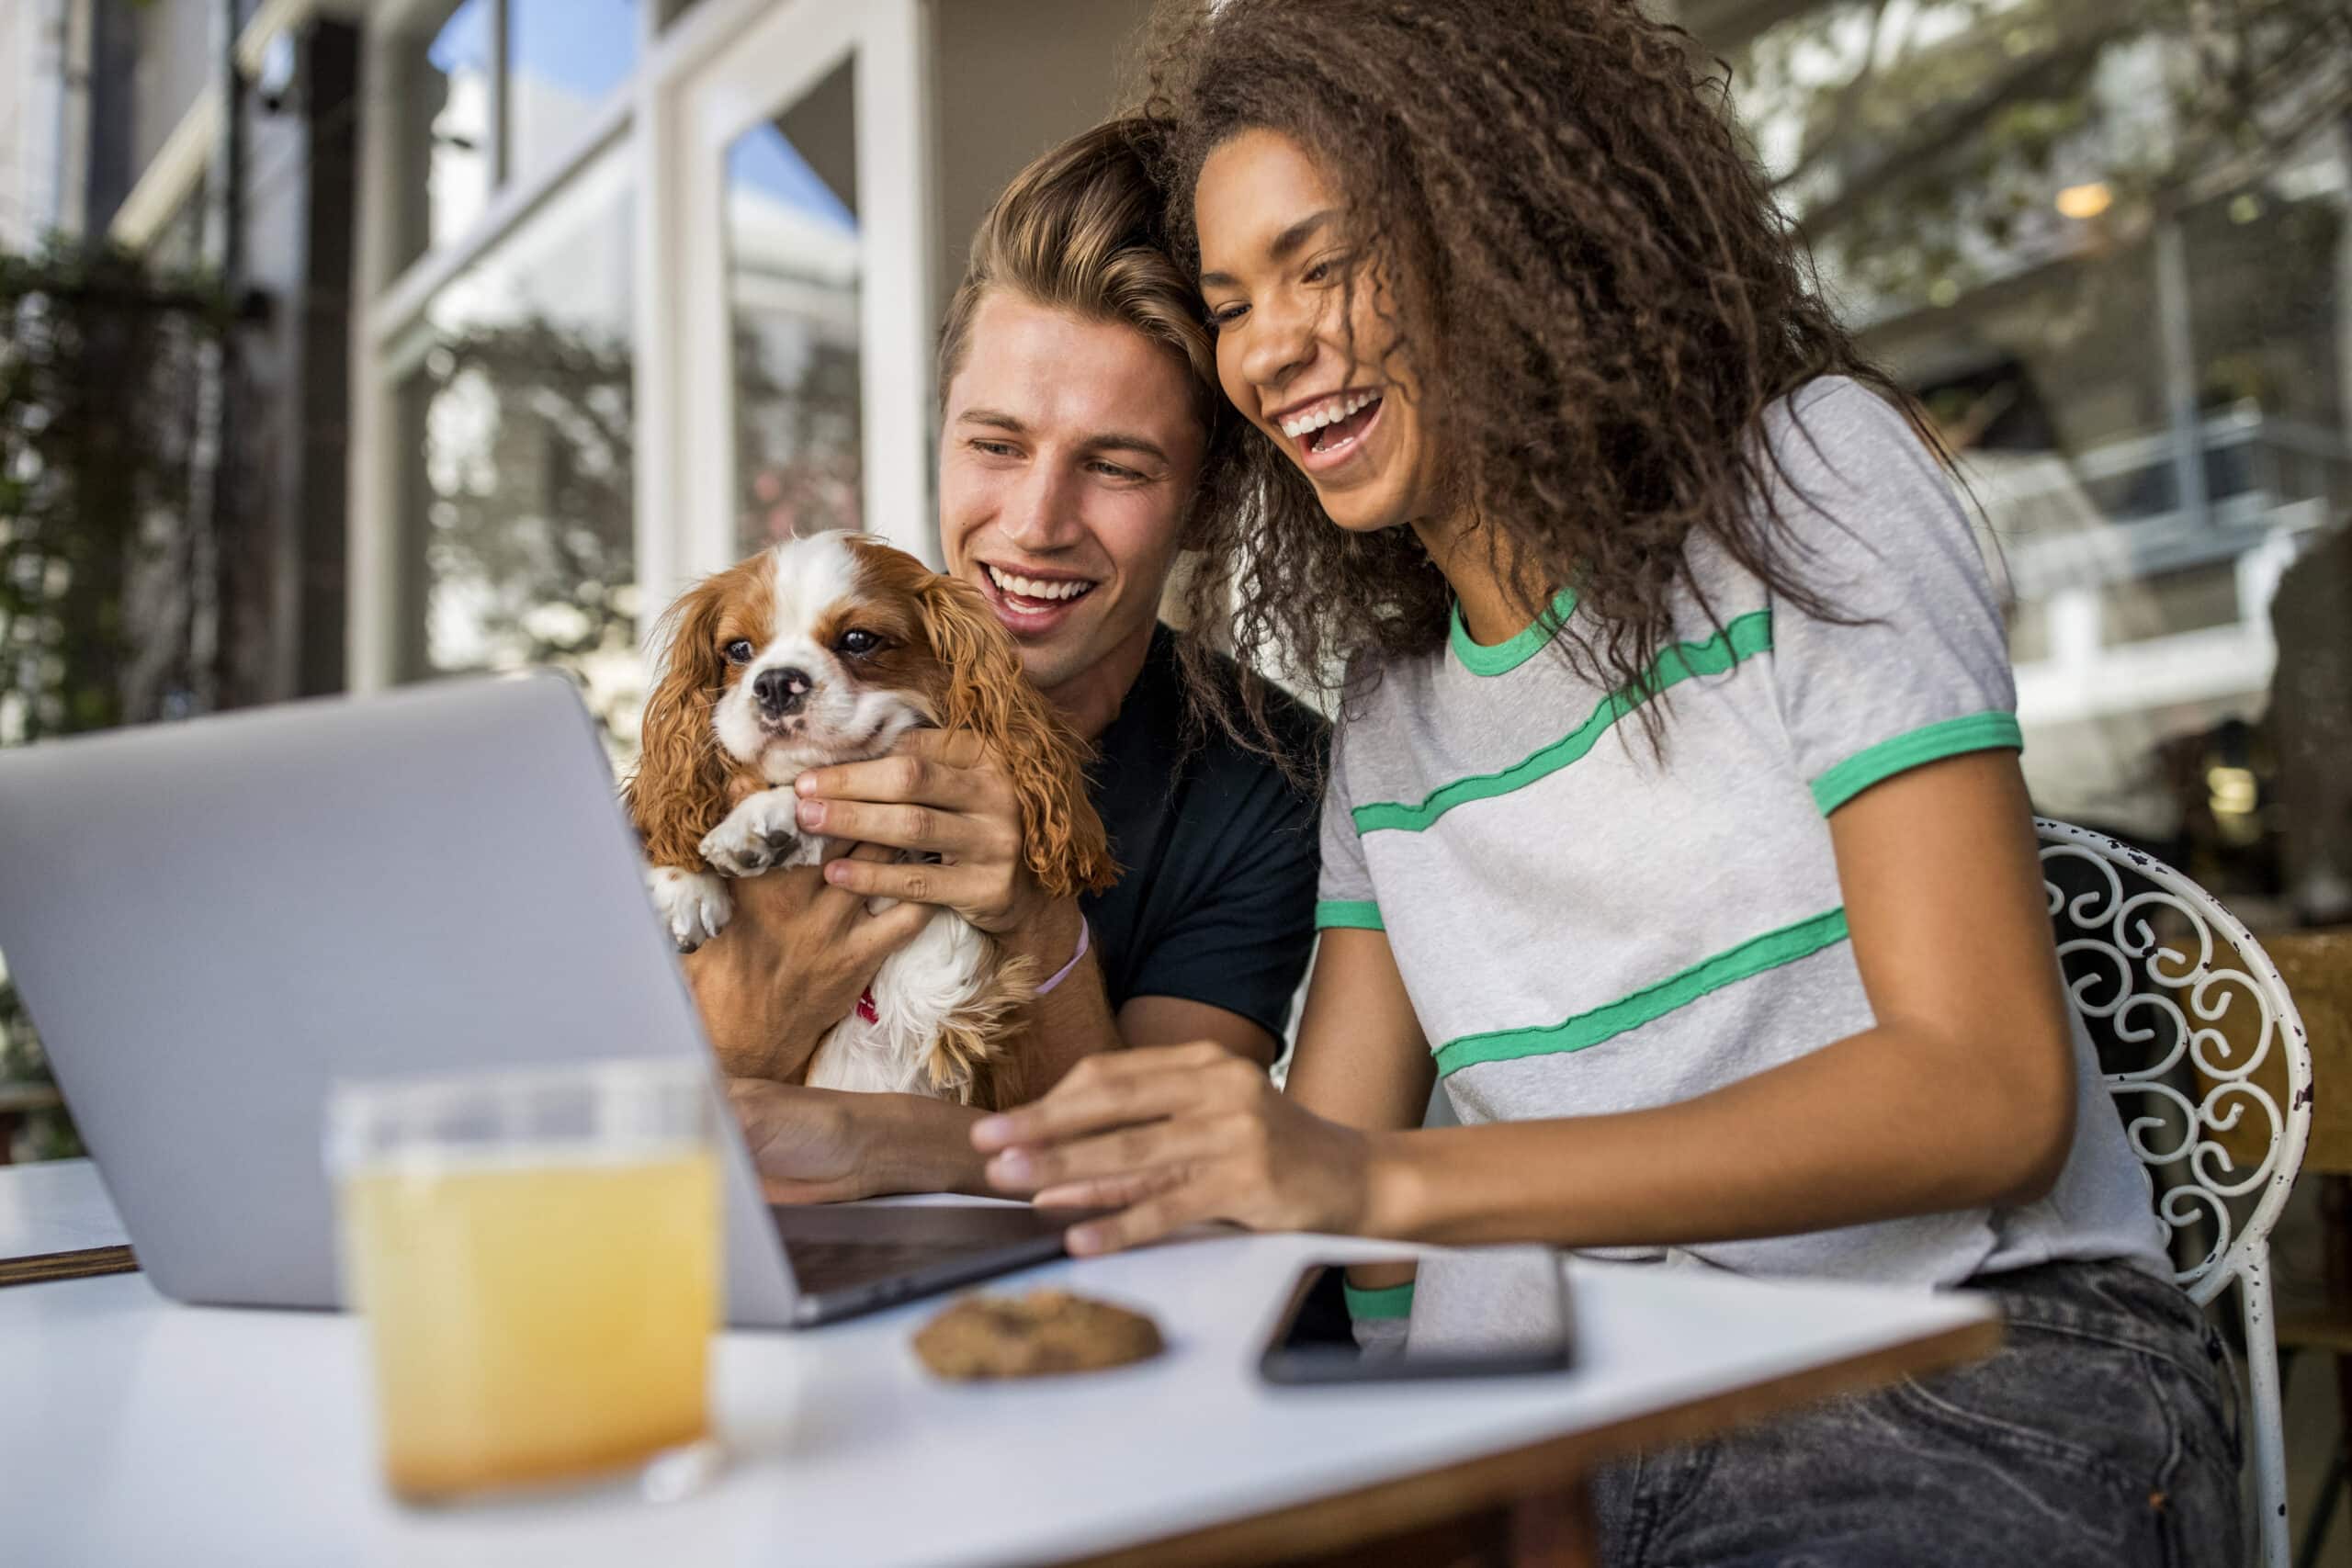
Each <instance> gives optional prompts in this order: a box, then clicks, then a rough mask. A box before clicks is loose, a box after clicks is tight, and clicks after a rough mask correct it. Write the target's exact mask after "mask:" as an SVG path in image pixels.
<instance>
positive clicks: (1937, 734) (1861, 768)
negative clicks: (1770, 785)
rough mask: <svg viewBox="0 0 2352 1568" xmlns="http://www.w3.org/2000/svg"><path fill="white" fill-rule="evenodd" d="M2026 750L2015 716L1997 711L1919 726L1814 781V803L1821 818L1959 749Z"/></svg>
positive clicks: (1961, 750) (1848, 759) (1958, 752)
mask: <svg viewBox="0 0 2352 1568" xmlns="http://www.w3.org/2000/svg"><path fill="white" fill-rule="evenodd" d="M2002 749H2007V750H2012V751H2022V750H2025V736H2024V735H2023V733H2022V732H2020V731H2019V730H2018V719H2017V715H2015V714H2012V713H2003V712H2001V711H2000V710H1998V709H1995V710H1993V711H1991V712H1988V713H1972V714H1966V715H1963V716H1961V717H1959V718H1948V719H1945V720H1943V721H1942V722H1941V723H1939V724H1928V725H1922V726H1921V727H1920V728H1917V729H1912V730H1906V731H1905V732H1904V733H1903V734H1901V735H1897V736H1895V737H1894V738H1893V739H1888V740H1882V741H1880V742H1879V743H1878V744H1877V745H1875V746H1872V747H1871V748H1870V749H1869V750H1862V751H1857V752H1855V753H1854V754H1853V755H1852V756H1850V757H1849V758H1847V759H1846V760H1845V761H1842V762H1840V763H1838V765H1837V766H1836V767H1834V768H1832V769H1830V770H1829V771H1828V772H1827V773H1823V774H1822V775H1821V776H1820V777H1819V778H1817V779H1815V780H1814V781H1813V801H1814V804H1815V806H1818V807H1821V814H1822V815H1823V816H1824V817H1826V816H1828V815H1829V814H1830V813H1831V812H1833V811H1835V810H1837V809H1838V807H1841V806H1843V805H1845V804H1846V803H1847V802H1848V801H1849V800H1851V799H1853V798H1854V796H1856V795H1860V794H1861V793H1862V791H1864V790H1866V789H1868V788H1870V787H1871V785H1872V784H1883V783H1884V782H1885V781H1886V780H1888V779H1891V778H1893V777H1894V775H1895V774H1897V773H1908V772H1909V771H1910V770H1911V769H1913V768H1917V767H1921V766H1923V765H1925V764H1927V763H1928V762H1939V761H1943V760H1944V759H1945V758H1946V757H1957V756H1959V755H1960V754H1961V753H1962V752H1963V751H1992V750H2002Z"/></svg>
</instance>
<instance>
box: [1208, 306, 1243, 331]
mask: <svg viewBox="0 0 2352 1568" xmlns="http://www.w3.org/2000/svg"><path fill="white" fill-rule="evenodd" d="M1249 310H1250V307H1249V306H1247V305H1223V306H1219V307H1218V308H1217V309H1216V310H1211V311H1210V312H1209V325H1210V326H1212V327H1229V326H1231V325H1232V324H1233V323H1234V322H1236V321H1239V320H1240V319H1241V318H1242V317H1243V316H1244V315H1246V314H1248V312H1249Z"/></svg>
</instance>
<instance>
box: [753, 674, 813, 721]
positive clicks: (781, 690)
mask: <svg viewBox="0 0 2352 1568" xmlns="http://www.w3.org/2000/svg"><path fill="white" fill-rule="evenodd" d="M815 684H816V682H813V681H811V680H809V671H806V670H795V669H793V668H791V667H790V666H788V665H787V666H786V668H784V669H782V670H763V671H760V672H759V673H758V674H757V675H754V676H753V677H752V695H753V696H755V697H757V698H759V699H760V711H761V712H762V713H763V714H765V715H767V716H769V717H770V718H782V717H784V716H786V714H795V713H798V712H799V711H800V710H801V708H802V707H803V706H804V705H807V703H808V701H809V687H811V686H813V685H815Z"/></svg>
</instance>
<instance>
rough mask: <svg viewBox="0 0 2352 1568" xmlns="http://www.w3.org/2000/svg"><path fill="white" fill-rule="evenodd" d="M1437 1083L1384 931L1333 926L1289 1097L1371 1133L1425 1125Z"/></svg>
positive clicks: (1325, 939)
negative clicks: (1424, 1114)
mask: <svg viewBox="0 0 2352 1568" xmlns="http://www.w3.org/2000/svg"><path fill="white" fill-rule="evenodd" d="M1436 1081H1437V1067H1436V1064H1435V1063H1433V1062H1432V1061H1431V1060H1430V1045H1429V1041H1428V1040H1427V1039H1426V1038H1425V1037H1424V1036H1423V1035H1422V1033H1421V1023H1420V1020H1419V1019H1418V1018H1416V1017H1414V1016H1413V999H1412V998H1410V997H1408V996H1407V995H1406V994H1405V979H1404V976H1401V975H1399V974H1397V959H1396V955H1395V954H1394V953H1390V952H1389V951H1388V933H1387V932H1386V931H1359V930H1355V929H1352V928H1350V927H1341V926H1335V927H1333V928H1331V929H1330V930H1329V931H1325V932H1323V934H1322V936H1321V937H1320V938H1319V939H1318V940H1317V943H1316V947H1315V967H1314V969H1313V970H1312V971H1310V972H1309V974H1308V976H1307V979H1306V1006H1305V1007H1303V1008H1302V1009H1300V1010H1299V1022H1298V1048H1297V1049H1296V1050H1295V1051H1294V1052H1293V1053H1292V1055H1291V1064H1290V1077H1289V1081H1288V1086H1287V1089H1286V1091H1285V1092H1287V1093H1288V1094H1289V1096H1290V1098H1291V1100H1293V1101H1294V1102H1295V1103H1296V1104H1299V1105H1302V1106H1305V1107H1306V1109H1307V1110H1309V1111H1313V1112H1315V1113H1316V1114H1317V1116H1321V1117H1323V1118H1325V1119H1326V1120H1328V1121H1332V1122H1339V1123H1340V1124H1341V1125H1342V1126H1348V1127H1360V1128H1363V1129H1364V1130H1365V1131H1367V1132H1383V1131H1396V1130H1398V1129H1401V1128H1406V1127H1418V1126H1419V1125H1420V1124H1421V1115H1422V1111H1423V1110H1424V1108H1426V1107H1427V1106H1428V1104H1429V1100H1430V1087H1431V1086H1432V1085H1433V1084H1434V1083H1436Z"/></svg>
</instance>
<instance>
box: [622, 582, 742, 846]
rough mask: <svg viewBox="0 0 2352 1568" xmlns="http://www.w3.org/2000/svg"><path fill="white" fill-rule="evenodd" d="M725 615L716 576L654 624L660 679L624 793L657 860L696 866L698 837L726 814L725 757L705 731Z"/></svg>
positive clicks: (722, 670)
mask: <svg viewBox="0 0 2352 1568" xmlns="http://www.w3.org/2000/svg"><path fill="white" fill-rule="evenodd" d="M724 613H725V604H724V598H723V594H722V592H721V590H720V587H719V583H718V579H717V578H707V579H705V580H704V581H701V582H699V583H696V584H695V586H694V587H693V588H692V589H690V590H688V591H687V592H686V595H685V596H684V598H682V599H680V600H679V601H678V602H677V603H676V604H673V605H672V606H671V607H670V611H669V613H668V614H667V615H663V616H662V621H661V624H660V626H658V627H657V628H656V629H655V633H654V636H655V639H656V640H657V641H666V643H667V649H666V651H665V652H664V653H663V655H662V678H661V679H660V680H659V681H658V682H655V684H654V687H653V694H652V695H651V696H650V697H648V698H647V699H646V702H645V719H644V724H643V727H642V731H641V735H640V739H639V743H638V754H637V766H636V767H635V768H634V769H632V770H630V773H629V778H628V784H626V785H625V786H624V787H623V790H622V799H623V800H624V802H625V803H626V804H627V806H628V814H629V820H630V821H632V822H634V823H636V824H637V830H638V834H639V837H641V838H642V839H643V840H645V857H646V859H647V860H649V861H650V862H652V863H654V864H655V865H671V866H679V867H684V868H691V869H695V870H699V869H700V868H701V866H702V863H703V859H702V848H701V846H702V840H703V836H704V835H705V834H707V833H708V832H709V831H710V830H711V829H713V828H716V827H717V826H718V824H719V821H720V819H721V818H724V817H725V816H726V815H727V779H728V765H727V758H726V755H725V753H723V752H722V751H720V750H719V748H718V737H717V736H716V735H714V734H712V733H711V728H710V710H711V707H712V706H713V705H714V704H716V703H717V701H718V690H719V687H720V685H721V684H722V683H723V682H725V680H726V674H727V671H726V666H725V664H724V663H722V662H721V658H720V654H719V651H718V623H719V620H720V617H721V616H722V615H723V614H724Z"/></svg>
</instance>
